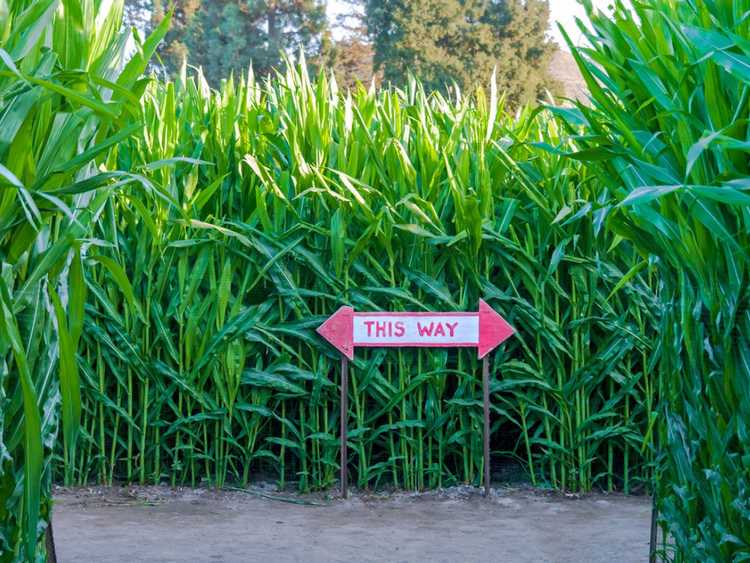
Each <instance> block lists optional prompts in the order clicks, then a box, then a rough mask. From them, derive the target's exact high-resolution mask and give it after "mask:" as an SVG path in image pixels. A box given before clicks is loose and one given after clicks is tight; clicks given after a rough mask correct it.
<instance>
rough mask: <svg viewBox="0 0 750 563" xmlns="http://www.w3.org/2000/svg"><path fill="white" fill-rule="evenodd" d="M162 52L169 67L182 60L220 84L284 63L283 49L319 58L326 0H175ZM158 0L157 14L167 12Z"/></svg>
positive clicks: (173, 68) (261, 72) (170, 68)
mask: <svg viewBox="0 0 750 563" xmlns="http://www.w3.org/2000/svg"><path fill="white" fill-rule="evenodd" d="M174 7H175V13H174V17H173V25H172V30H171V31H170V33H169V34H168V35H167V38H166V41H165V43H164V45H163V46H162V48H161V51H160V54H161V56H162V58H163V60H164V62H165V64H166V65H167V69H168V70H169V71H170V72H172V73H173V72H175V71H176V70H177V69H179V67H180V65H182V62H183V60H185V59H186V60H187V61H188V62H189V63H190V64H192V65H195V66H201V67H202V68H203V71H204V73H205V74H206V77H207V78H208V80H209V82H211V83H213V84H217V83H218V82H219V81H220V80H221V79H222V78H226V77H227V76H228V75H229V74H230V73H231V72H232V71H235V72H237V71H242V70H245V69H247V68H248V67H249V66H251V65H252V67H253V70H254V72H255V73H256V75H257V74H260V75H263V74H267V73H269V72H270V71H271V70H272V69H273V68H276V67H279V66H280V65H281V62H282V61H281V53H282V51H286V52H292V53H296V52H299V50H300V49H301V50H302V51H304V52H305V54H306V55H307V56H308V57H311V58H312V57H315V56H316V55H317V54H318V51H319V49H320V39H321V34H322V32H323V30H324V29H325V28H326V15H325V3H324V1H323V0H177V1H175V2H174ZM163 11H164V10H163V5H162V0H154V11H153V13H154V17H155V18H158V17H159V14H160V13H163Z"/></svg>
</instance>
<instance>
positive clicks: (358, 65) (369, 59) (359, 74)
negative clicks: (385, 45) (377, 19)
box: [321, 0, 382, 88]
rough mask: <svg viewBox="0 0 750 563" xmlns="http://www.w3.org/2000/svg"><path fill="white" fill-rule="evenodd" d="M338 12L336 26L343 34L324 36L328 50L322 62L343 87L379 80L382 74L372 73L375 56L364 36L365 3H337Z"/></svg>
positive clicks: (357, 0) (347, 0) (359, 0)
mask: <svg viewBox="0 0 750 563" xmlns="http://www.w3.org/2000/svg"><path fill="white" fill-rule="evenodd" d="M338 4H339V6H340V7H341V8H345V9H342V10H341V13H340V14H339V15H338V16H337V18H336V27H337V28H338V29H339V31H340V32H343V33H342V36H340V37H339V38H338V39H337V40H335V41H334V40H333V39H332V38H330V37H329V36H328V35H330V34H328V35H327V36H326V39H327V43H328V45H329V46H328V48H327V49H326V52H325V53H324V57H323V58H322V60H321V62H322V64H323V65H324V66H325V67H326V68H329V69H331V70H332V71H333V73H334V75H335V76H336V81H337V82H338V84H339V86H342V87H343V88H354V87H356V85H357V84H358V83H361V84H363V85H365V86H367V85H369V84H370V82H371V81H372V80H373V79H374V80H375V82H376V83H380V82H381V80H382V73H375V72H374V69H373V59H374V56H375V53H374V50H373V45H372V42H371V41H370V40H369V37H368V35H367V25H366V22H365V12H364V2H363V1H362V0H339V2H338Z"/></svg>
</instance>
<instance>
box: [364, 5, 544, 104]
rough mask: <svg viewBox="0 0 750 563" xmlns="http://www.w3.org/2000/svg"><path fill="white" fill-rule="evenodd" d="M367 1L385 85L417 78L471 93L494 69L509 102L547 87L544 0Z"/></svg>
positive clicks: (434, 86)
mask: <svg viewBox="0 0 750 563" xmlns="http://www.w3.org/2000/svg"><path fill="white" fill-rule="evenodd" d="M365 2H366V9H365V14H366V22H367V29H368V33H369V36H370V38H371V40H372V42H373V45H374V50H375V58H374V64H375V67H376V68H381V69H382V70H383V73H384V79H385V80H386V81H387V82H391V83H394V84H403V83H404V82H405V81H406V80H407V78H408V75H409V74H414V75H415V76H418V77H419V78H420V80H421V81H422V83H423V84H424V85H425V86H426V87H427V88H430V89H441V90H442V89H445V88H446V87H449V86H450V85H451V84H452V83H453V82H454V81H455V83H456V84H458V85H459V86H460V87H462V88H470V87H473V86H476V85H477V84H483V83H486V81H487V79H488V77H489V76H490V74H491V73H492V71H493V69H495V68H496V69H497V80H498V86H499V87H500V89H501V90H502V91H505V92H506V93H507V96H508V99H509V101H511V102H525V101H529V100H532V99H534V98H535V97H536V96H537V95H538V94H539V92H540V90H541V89H542V88H544V87H549V86H550V82H549V79H548V78H547V74H546V72H547V66H548V64H549V60H550V57H551V55H552V53H553V52H554V44H553V43H552V42H551V40H550V39H549V38H548V37H547V27H548V22H549V2H548V1H547V0H365Z"/></svg>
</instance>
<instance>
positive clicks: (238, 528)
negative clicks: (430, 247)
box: [53, 487, 651, 563]
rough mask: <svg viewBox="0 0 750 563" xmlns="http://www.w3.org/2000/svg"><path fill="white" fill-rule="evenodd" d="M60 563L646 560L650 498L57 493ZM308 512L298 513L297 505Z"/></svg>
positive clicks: (456, 491) (519, 493)
mask: <svg viewBox="0 0 750 563" xmlns="http://www.w3.org/2000/svg"><path fill="white" fill-rule="evenodd" d="M55 500H56V502H55V509H54V513H53V514H54V515H53V523H54V534H55V543H56V544H57V555H58V560H59V561H60V562H61V563H68V562H85V561H96V562H100V563H107V562H115V561H118V562H119V561H128V562H130V561H133V562H139V561H149V562H150V561H156V562H183V561H191V562H216V561H231V562H235V561H237V562H239V561H242V562H245V561H265V562H268V563H271V562H273V563H275V562H281V561H305V562H310V561H461V562H464V561H508V562H524V561H534V562H536V561H550V562H576V563H578V562H598V561H601V562H605V561H606V562H610V561H617V562H630V561H632V562H642V561H647V559H648V539H649V524H650V514H651V503H650V500H649V498H647V497H624V496H620V495H607V496H604V495H588V496H585V497H582V498H578V497H574V496H562V495H558V494H551V493H544V492H540V491H536V490H531V489H493V491H492V495H491V496H490V498H488V499H485V498H483V497H482V496H481V495H480V494H479V491H478V490H477V489H473V488H469V487H457V488H451V489H447V490H443V491H439V492H434V493H425V494H405V493H399V494H393V495H365V494H357V493H355V494H354V495H353V497H352V498H350V499H349V500H340V499H335V498H331V497H328V496H324V495H318V496H294V495H290V494H289V493H285V494H281V493H276V492H271V491H270V490H269V489H267V488H262V487H254V488H252V489H249V490H248V491H247V492H240V491H222V492H216V491H211V490H200V489H198V490H192V489H176V490H174V489H170V488H167V487H145V488H132V487H131V488H112V489H107V488H96V489H58V490H57V491H56V494H55ZM300 503H301V504H300Z"/></svg>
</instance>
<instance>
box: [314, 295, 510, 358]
mask: <svg viewBox="0 0 750 563" xmlns="http://www.w3.org/2000/svg"><path fill="white" fill-rule="evenodd" d="M514 332H515V329H514V328H513V327H512V326H510V325H509V324H508V322H507V321H506V320H505V319H504V318H502V317H501V316H500V315H498V314H497V313H496V312H495V311H494V310H493V309H492V308H491V307H490V306H489V305H487V303H485V302H484V301H483V300H482V299H480V300H479V311H478V312H476V313H388V312H371V313H357V312H355V311H354V309H352V308H351V307H341V308H340V309H339V310H338V311H336V312H335V313H334V314H333V316H331V317H329V318H328V320H326V322H324V323H323V324H322V325H320V326H319V327H318V334H320V335H321V336H322V337H323V338H325V339H326V340H328V342H330V343H331V344H333V346H334V347H336V349H338V350H339V351H340V352H341V353H342V354H344V355H345V356H346V357H347V358H349V359H350V360H351V359H354V348H355V346H364V347H378V348H380V347H392V348H403V347H410V348H414V347H442V348H473V347H476V348H478V352H479V358H483V357H484V356H486V355H487V354H488V353H489V352H490V351H491V350H493V349H494V348H495V347H497V346H498V345H499V344H501V343H502V342H503V341H505V340H506V339H508V338H510V336H512V335H513V333H514Z"/></svg>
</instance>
